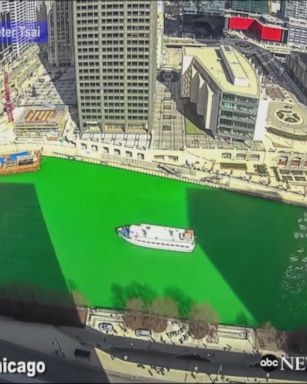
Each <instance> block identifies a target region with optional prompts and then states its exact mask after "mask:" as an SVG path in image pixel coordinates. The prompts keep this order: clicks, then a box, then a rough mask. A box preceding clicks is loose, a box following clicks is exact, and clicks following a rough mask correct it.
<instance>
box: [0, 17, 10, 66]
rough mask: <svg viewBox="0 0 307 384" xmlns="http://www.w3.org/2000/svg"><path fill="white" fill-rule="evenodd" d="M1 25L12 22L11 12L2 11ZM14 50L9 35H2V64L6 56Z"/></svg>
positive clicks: (0, 41) (0, 52)
mask: <svg viewBox="0 0 307 384" xmlns="http://www.w3.org/2000/svg"><path fill="white" fill-rule="evenodd" d="M0 23H1V26H6V25H8V24H9V23H10V13H9V12H0ZM11 52H12V43H11V41H10V40H9V38H8V37H2V38H1V39H0V64H1V63H3V62H5V60H6V58H7V57H8V56H9V54H10V53H11Z"/></svg>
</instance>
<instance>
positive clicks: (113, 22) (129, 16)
mask: <svg viewBox="0 0 307 384" xmlns="http://www.w3.org/2000/svg"><path fill="white" fill-rule="evenodd" d="M157 5H158V2H156V1H150V0H135V1H124V0H112V1H98V0H95V1H86V2H85V1H81V0H77V1H74V2H73V19H74V31H73V34H74V46H75V66H76V83H77V95H78V108H79V124H80V128H81V130H82V131H86V130H87V131H93V132H95V131H103V132H105V131H115V132H116V131H123V132H126V133H129V132H136V131H150V130H151V120H152V113H153V101H154V94H155V83H156V50H157Z"/></svg>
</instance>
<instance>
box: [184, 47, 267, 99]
mask: <svg viewBox="0 0 307 384" xmlns="http://www.w3.org/2000/svg"><path fill="white" fill-rule="evenodd" d="M222 49H223V52H224V57H225V59H226V62H225V63H222V60H225V59H221V57H220V54H219V53H220V52H219V51H220V49H219V48H218V47H201V48H199V47H197V48H194V47H189V48H185V49H184V55H185V56H192V57H194V59H195V60H197V61H198V63H199V64H200V65H201V66H202V67H203V68H204V70H205V71H206V72H207V73H209V74H210V77H212V78H213V79H214V80H215V82H216V84H217V85H218V86H219V87H220V88H221V90H222V91H223V92H229V93H235V94H242V95H244V96H251V97H258V96H259V94H260V84H259V79H258V76H257V74H256V72H255V70H254V68H253V67H252V65H251V64H250V63H249V61H248V60H247V59H246V58H245V57H244V56H243V55H242V54H241V53H239V52H238V51H237V50H235V49H233V48H232V47H231V49H229V51H227V46H225V47H224V48H222ZM225 51H226V52H225ZM225 53H226V55H225ZM225 64H226V65H225ZM226 66H228V67H229V69H230V70H231V72H233V75H234V77H237V78H241V77H242V78H243V79H245V81H243V82H236V81H231V79H230V78H229V74H228V73H227V70H226ZM229 69H228V71H229Z"/></svg>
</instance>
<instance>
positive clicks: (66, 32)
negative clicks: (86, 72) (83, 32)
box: [46, 0, 74, 66]
mask: <svg viewBox="0 0 307 384" xmlns="http://www.w3.org/2000/svg"><path fill="white" fill-rule="evenodd" d="M72 3H73V2H72V1H68V0H48V1H47V2H46V6H47V20H48V49H47V52H48V62H49V64H50V65H55V66H68V65H73V63H74V54H73V34H72V28H73V23H72V6H73V5H72Z"/></svg>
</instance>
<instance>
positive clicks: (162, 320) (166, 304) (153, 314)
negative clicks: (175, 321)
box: [148, 297, 178, 332]
mask: <svg viewBox="0 0 307 384" xmlns="http://www.w3.org/2000/svg"><path fill="white" fill-rule="evenodd" d="M148 312H149V314H150V318H149V321H150V322H151V328H152V329H153V330H154V331H155V332H163V331H165V329H166V327H167V319H168V318H170V317H177V316H178V308H177V304H176V303H175V301H174V300H173V299H171V298H170V297H158V298H156V299H155V300H154V301H153V302H152V303H151V304H150V306H149V308H148Z"/></svg>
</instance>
